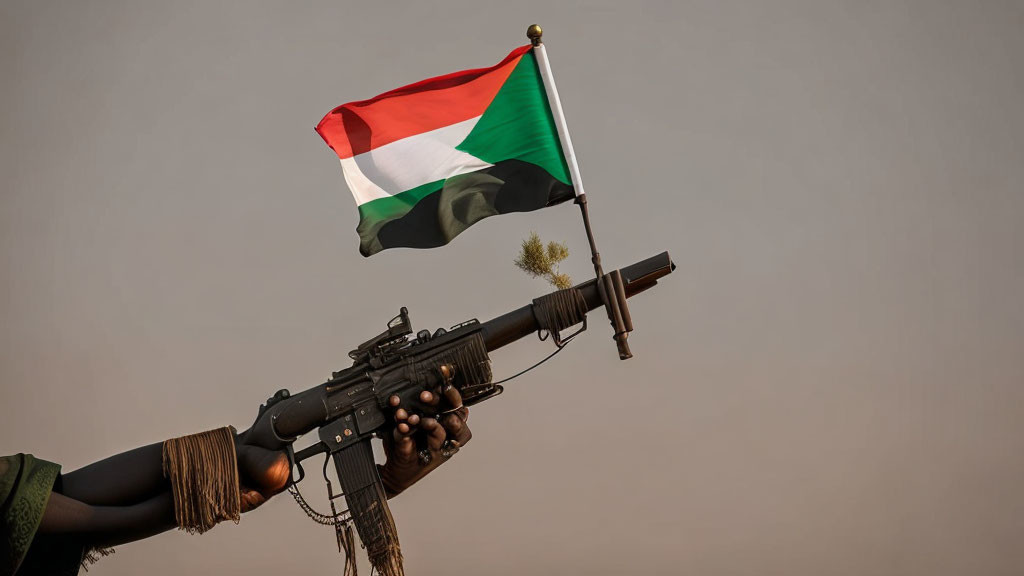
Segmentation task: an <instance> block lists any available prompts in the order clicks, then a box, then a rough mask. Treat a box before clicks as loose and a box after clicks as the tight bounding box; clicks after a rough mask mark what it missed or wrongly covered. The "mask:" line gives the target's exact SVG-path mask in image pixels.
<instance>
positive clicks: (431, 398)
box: [420, 390, 439, 406]
mask: <svg viewBox="0 0 1024 576" xmlns="http://www.w3.org/2000/svg"><path fill="white" fill-rule="evenodd" d="M438 401H439V399H438V397H437V396H436V395H435V394H434V393H433V392H431V391H429V390H424V391H423V392H420V402H423V403H424V404H426V405H427V406H437V404H438Z"/></svg>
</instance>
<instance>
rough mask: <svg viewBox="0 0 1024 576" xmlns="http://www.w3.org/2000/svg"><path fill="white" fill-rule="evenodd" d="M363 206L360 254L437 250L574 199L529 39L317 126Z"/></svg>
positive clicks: (342, 109) (343, 110) (353, 105)
mask: <svg viewBox="0 0 1024 576" xmlns="http://www.w3.org/2000/svg"><path fill="white" fill-rule="evenodd" d="M316 131H317V132H318V133H319V134H320V136H322V137H323V139H324V140H325V141H326V142H327V145H328V146H330V147H331V149H333V150H334V151H335V152H336V153H337V155H338V158H339V159H340V160H341V168H342V171H343V173H344V176H345V182H346V184H348V188H349V190H351V192H352V196H353V197H355V201H356V205H357V206H358V207H359V226H358V227H357V228H356V231H357V232H358V233H359V239H360V242H359V251H360V252H361V253H362V254H363V255H364V256H370V255H371V254H376V253H377V252H380V251H381V250H384V249H386V248H396V247H409V248H433V247H436V246H442V245H444V244H447V243H448V242H450V241H451V240H452V239H453V238H454V237H455V236H457V235H459V234H460V233H461V232H462V231H463V230H465V229H466V228H468V227H469V226H471V225H473V224H474V223H476V222H479V221H480V220H482V219H484V218H487V217H488V216H493V215H495V214H505V213H508V212H526V211H531V210H537V209H538V208H543V207H545V206H551V205H554V204H558V203H560V202H564V201H566V200H571V199H573V198H574V191H573V186H572V179H571V178H570V174H569V168H568V166H567V164H566V160H565V156H564V154H563V148H562V145H561V142H560V141H559V137H558V131H557V129H556V126H555V122H554V120H553V119H552V115H551V108H550V106H549V104H548V98H547V96H546V94H545V88H544V83H543V81H542V79H541V74H540V72H539V70H538V66H537V62H536V58H535V55H534V49H533V47H532V46H522V47H520V48H517V49H515V50H513V51H512V53H510V54H509V55H508V56H507V57H506V58H505V59H504V60H502V61H501V62H500V63H498V64H497V65H496V66H493V67H490V68H481V69H477V70H466V71H463V72H455V73H452V74H447V75H445V76H438V77H436V78H431V79H429V80H423V81H422V82H417V83H415V84H410V85H408V86H404V87H402V88H397V89H395V90H392V91H390V92H385V93H384V94H381V95H379V96H376V97H374V98H370V99H369V100H363V101H360V102H350V103H348V104H343V105H341V106H339V107H337V108H335V109H334V110H332V111H331V112H330V113H329V114H327V116H324V118H323V120H321V121H320V123H319V124H318V125H317V127H316Z"/></svg>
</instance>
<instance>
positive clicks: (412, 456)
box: [393, 436, 416, 464]
mask: <svg viewBox="0 0 1024 576" xmlns="http://www.w3.org/2000/svg"><path fill="white" fill-rule="evenodd" d="M393 448H394V454H395V456H396V457H397V458H398V460H399V461H400V462H402V463H406V464H408V463H410V462H413V461H415V460H416V442H414V441H413V439H412V437H411V436H402V437H400V438H396V439H395V442H394V444H393Z"/></svg>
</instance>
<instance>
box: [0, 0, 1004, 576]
mask: <svg viewBox="0 0 1024 576" xmlns="http://www.w3.org/2000/svg"><path fill="white" fill-rule="evenodd" d="M533 22H539V23H540V24H542V25H543V26H544V29H545V32H546V34H545V40H546V44H547V46H548V50H549V53H550V56H551V59H552V65H553V67H554V70H555V74H556V77H557V80H558V86H559V90H560V92H561V94H562V98H563V104H564V106H565V109H566V114H567V117H568V120H569V125H570V128H571V130H572V135H573V140H574V142H575V144H576V147H577V154H578V157H579V162H580V166H581V170H582V173H583V177H584V179H585V181H586V183H587V190H588V191H589V196H590V198H591V209H592V215H593V219H594V226H595V229H596V231H597V234H598V243H599V247H600V248H601V252H602V255H603V257H604V260H605V262H606V264H607V266H608V267H620V266H623V265H626V264H630V263H632V262H634V261H637V260H640V259H642V258H645V257H648V256H651V255H653V254H656V253H657V252H660V251H662V250H669V251H670V253H671V254H672V256H673V258H674V260H675V262H676V263H677V264H678V266H679V268H678V270H676V272H675V273H674V274H673V275H672V276H670V277H669V278H667V279H666V280H665V281H663V283H662V284H661V285H660V286H659V287H658V288H657V289H656V290H653V291H651V292H649V293H646V294H644V295H642V296H641V297H639V298H636V299H634V300H632V301H631V306H632V313H633V318H634V323H635V325H636V332H635V333H634V335H633V337H632V338H631V340H630V342H631V343H632V345H633V350H634V353H635V358H634V359H633V360H631V361H628V362H620V361H619V360H618V359H617V355H616V353H615V348H614V345H613V343H612V341H611V338H610V331H609V330H608V329H606V328H605V327H604V325H603V323H601V322H595V326H594V328H593V329H592V330H591V331H590V332H588V333H587V334H585V336H584V337H582V338H581V339H580V340H579V341H578V342H577V343H575V344H573V346H572V347H570V348H569V349H568V350H566V351H565V352H564V353H563V354H561V355H559V356H558V357H556V359H555V360H553V361H552V362H550V363H549V364H548V365H546V366H545V367H544V368H543V369H541V370H537V371H534V372H532V373H530V374H529V375H527V376H525V377H523V378H521V379H519V380H517V381H516V382H514V383H513V384H511V385H509V386H508V388H507V391H506V393H505V395H504V396H502V397H501V398H500V399H497V400H495V401H493V402H488V403H485V404H483V405H481V406H480V407H478V408H475V409H474V410H473V417H472V419H471V423H472V424H473V429H474V432H475V436H474V440H473V442H472V444H470V445H469V446H468V447H467V448H466V449H465V450H463V451H462V452H461V453H460V454H459V455H458V456H457V457H456V458H455V459H453V460H452V461H451V462H450V463H449V464H448V465H446V466H445V467H444V468H442V469H441V470H440V471H439V472H437V473H436V474H434V475H432V476H431V477H430V478H428V479H427V480H425V481H424V482H422V483H421V484H420V485H417V486H416V487H415V488H414V489H412V490H411V491H410V492H408V493H407V494H406V495H403V496H402V497H401V498H399V499H397V500H396V501H394V502H393V503H392V509H393V511H394V514H395V516H396V518H397V520H398V523H399V528H400V533H401V537H402V543H403V546H404V550H405V556H406V560H407V566H408V568H409V573H410V574H422V575H429V574H481V573H482V574H523V573H538V574H555V573H558V574H623V573H636V574H702V575H703V574H707V575H759V576H760V575H769V574H778V575H793V574H807V575H812V574H813V575H858V576H859V575H903V574H907V575H912V574H913V575H918V574H920V575H929V576H934V575H943V574H949V575H962V574H985V575H990V574H1020V573H1021V572H1022V571H1024V547H1022V546H1021V538H1022V535H1024V492H1022V486H1024V457H1022V456H1024V356H1022V354H1021V343H1022V341H1024V303H1022V294H1024V256H1022V248H1024V227H1022V221H1024V107H1022V102H1024V66H1022V59H1024V58H1022V57H1024V35H1022V34H1021V30H1022V29H1024V5H1022V4H1021V3H1020V2H1010V1H1007V2H999V1H982V2H940V1H935V2H898V1H882V2H875V1H867V2H865V1H849V2H813V1H802V2H801V1H791V0H780V1H775V2H753V1H752V2H710V1H709V2H649V3H639V2H632V3H628V2H601V3H596V2H595V3H591V2H560V3H549V2H503V3H500V4H487V3H483V2H443V3H442V2H421V3H408V4H403V5H394V4H391V3H384V2H380V3H375V2H360V3H354V2H353V3H345V2H319V3H306V2H289V3H284V2H280V3H269V2H220V1H218V2H105V1H102V2H101V1H97V2H48V1H38V0H37V1H31V2H29V1H23V2H10V1H8V2H3V3H2V4H0V110H2V112H0V386H2V388H0V453H13V452H19V451H24V452H32V453H35V454H36V455H38V456H40V457H43V458H47V459H50V460H54V461H57V462H60V463H62V464H63V465H64V467H65V470H72V469H74V468H77V467H80V466H82V465H85V464H87V463H89V462H92V461H95V460H97V459H100V458H103V457H105V456H108V455H110V454H113V453H116V452H119V451H122V450H125V449H129V448H132V447H135V446H138V445H141V444H144V443H149V442H154V441H159V440H163V439H166V438H168V437H173V436H178V435H182V434H186V433H192V432H198V431H200V430H204V429H207V428H211V427H214V426H221V425H225V424H234V425H236V426H239V427H244V426H246V425H248V424H249V423H250V422H251V421H252V419H253V417H254V416H255V413H256V408H257V406H258V405H259V403H260V402H262V401H263V400H264V399H265V398H266V397H267V396H269V395H270V394H272V393H273V392H274V391H275V390H277V389H278V388H282V387H287V388H290V389H292V390H293V391H296V390H301V389H304V388H307V387H309V386H313V385H315V384H318V383H320V382H322V381H323V380H324V378H326V377H327V376H328V375H329V373H330V371H331V370H337V369H339V368H341V367H343V366H345V365H346V364H347V363H346V356H345V354H346V352H347V351H348V350H349V349H351V348H352V347H354V346H355V345H357V344H358V343H359V342H361V341H362V340H364V339H365V338H368V337H369V336H371V335H373V334H376V333H377V332H379V331H380V330H381V329H382V326H383V323H384V322H385V321H386V320H387V319H389V318H391V316H393V315H394V314H395V313H396V312H397V309H398V307H399V306H402V305H405V306H408V307H409V309H410V310H411V312H412V318H413V322H414V325H415V326H416V327H417V328H431V329H433V328H436V327H437V326H442V325H443V326H448V325H451V324H454V323H456V322H458V321H461V320H465V319H467V318H471V317H478V318H480V319H487V318H490V317H492V316H494V315H497V314H500V313H502V312H505V311H507V310H509V309H511V308H513V307H518V306H520V305H522V304H524V303H526V302H528V301H529V300H530V299H532V298H533V297H534V296H536V295H537V294H539V293H541V292H542V291H545V290H546V287H545V286H544V285H543V284H542V283H541V282H540V281H535V280H531V279H529V278H527V277H526V276H525V275H523V274H522V273H520V272H518V271H517V270H515V269H514V268H513V266H512V264H511V260H512V258H513V256H514V253H515V250H516V248H517V245H518V243H519V241H520V239H521V238H523V237H524V236H526V235H527V234H528V233H529V231H530V230H531V229H533V230H536V231H538V232H539V233H540V234H541V235H542V236H543V237H547V238H552V239H565V240H567V241H568V242H569V244H570V247H571V249H572V251H573V254H574V255H573V257H572V258H571V261H570V263H569V265H568V271H569V272H571V273H572V274H574V276H575V277H576V278H577V279H583V278H585V277H586V276H587V274H588V271H589V269H590V268H589V261H588V259H587V256H586V250H585V239H584V236H583V232H582V226H581V224H580V221H579V217H578V212H577V211H576V210H575V208H574V207H572V206H561V207H558V208H554V209H551V210H546V211H542V212H536V213H532V214H521V215H511V216H503V217H500V218H495V219H490V220H487V221H485V222H483V223H481V224H479V225H477V226H475V227H473V228H471V229H470V230H469V231H468V232H466V233H465V234H463V235H462V236H460V237H459V238H457V239H456V240H455V241H454V243H452V244H451V245H450V246H448V247H445V248H442V249H437V250H429V251H411V250H392V251H387V252H384V253H381V254H380V255H378V256H375V257H373V258H370V259H364V258H362V257H361V256H359V254H358V251H357V244H358V238H357V236H356V234H355V232H354V228H355V225H356V222H357V213H356V210H355V207H354V203H353V201H352V199H351V196H350V194H349V192H348V191H347V189H346V188H345V185H344V182H343V180H342V176H341V170H340V168H339V166H338V162H337V160H336V157H335V156H334V154H333V153H332V152H331V151H330V150H329V149H328V148H327V147H326V146H325V145H324V144H323V142H322V141H321V140H320V138H319V137H318V136H317V135H316V134H315V133H314V132H313V126H314V125H315V124H316V123H317V122H318V121H319V120H320V118H321V116H322V115H323V114H325V113H326V112H328V111H329V110H330V109H331V108H332V107H334V106H336V105H338V104H341V103H343V102H347V101H351V100H357V99H363V98H367V97H369V96H372V95H374V94H377V93H380V92H382V91H385V90H388V89H391V88H394V87H397V86H399V85H402V84H405V83H409V82H413V81H416V80H420V79H423V78H426V77H428V76H433V75H436V74H442V73H447V72H451V71H455V70H460V69H464V68H473V67H480V66H489V65H491V64H494V63H496V62H498V61H499V60H500V59H501V58H502V57H503V56H504V55H505V54H506V53H508V51H509V50H511V49H512V48H513V47H515V46H518V45H521V44H524V43H526V40H525V37H524V32H525V29H526V26H527V25H528V24H530V23H533ZM549 346H550V344H549V343H539V342H536V341H535V340H528V341H523V342H521V343H519V344H517V345H515V346H512V347H510V348H508V349H505V350H501V351H499V352H497V353H495V354H494V355H493V356H492V359H493V361H494V368H495V373H496V374H497V375H499V376H504V375H508V374H511V373H513V372H515V371H517V370H519V369H520V368H522V367H524V366H526V365H528V364H529V363H532V362H533V361H534V360H536V359H537V358H539V357H540V356H541V355H543V354H545V353H547V352H548V351H549V349H550V348H549ZM313 467H314V468H315V465H314V466H313ZM306 492H307V494H308V495H310V496H312V497H316V498H319V496H320V495H321V494H322V493H323V492H322V487H321V485H319V484H318V483H317V482H316V481H315V480H314V481H312V482H310V483H308V484H307V485H306ZM318 502H321V503H322V502H323V501H322V500H318ZM340 563H341V557H340V556H339V555H337V554H336V553H335V552H334V536H333V533H332V532H331V530H330V529H327V528H323V527H320V526H317V525H314V524H313V523H312V522H310V521H308V520H307V519H306V518H305V516H303V514H302V513H301V512H300V511H299V509H298V508H297V507H296V506H295V505H294V503H293V502H292V501H291V499H290V498H288V497H287V496H284V497H281V498H278V499H276V500H274V501H272V502H270V503H268V504H267V505H266V506H265V507H264V508H263V509H261V510H259V511H257V512H255V513H253V514H251V515H247V516H246V517H244V518H243V520H242V522H241V524H240V525H239V526H233V525H224V526H219V527H218V528H217V529H215V530H214V531H212V532H211V533H209V534H207V535H204V536H201V537H196V536H187V535H185V534H183V533H177V532H175V533H169V534H164V535H161V536H158V537H156V538H153V539H151V540H148V541H144V542H140V543H136V544H132V545H127V546H123V547H121V548H120V549H119V550H118V552H117V554H116V555H115V556H113V557H111V558H108V559H105V560H103V561H102V563H101V564H99V565H98V566H96V567H95V568H94V569H93V570H92V571H91V572H90V574H96V575H97V576H114V575H127V574H138V573H146V574H153V575H169V574H182V573H189V574H247V575H251V574H299V573H325V571H326V572H331V573H333V572H335V571H340V566H341V564H340ZM363 568H364V570H365V563H364V566H363ZM364 573H365V572H364Z"/></svg>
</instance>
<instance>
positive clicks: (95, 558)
mask: <svg viewBox="0 0 1024 576" xmlns="http://www.w3.org/2000/svg"><path fill="white" fill-rule="evenodd" d="M113 553H114V549H113V548H102V547H100V548H88V549H86V550H85V552H84V554H82V562H81V566H82V569H83V570H85V571H86V572H88V571H89V566H92V565H93V564H95V563H97V562H99V561H100V558H105V557H107V556H110V555H111V554H113Z"/></svg>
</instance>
